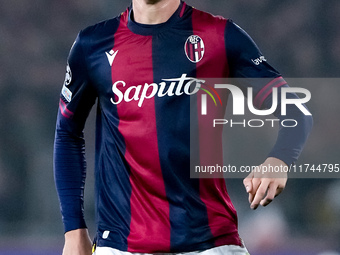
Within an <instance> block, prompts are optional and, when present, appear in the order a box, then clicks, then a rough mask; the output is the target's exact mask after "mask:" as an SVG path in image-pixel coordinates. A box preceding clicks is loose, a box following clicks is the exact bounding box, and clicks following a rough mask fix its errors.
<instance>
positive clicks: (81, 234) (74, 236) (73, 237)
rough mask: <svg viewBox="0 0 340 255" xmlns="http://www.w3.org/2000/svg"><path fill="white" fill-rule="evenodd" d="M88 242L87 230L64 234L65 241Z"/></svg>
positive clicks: (76, 230) (81, 229)
mask: <svg viewBox="0 0 340 255" xmlns="http://www.w3.org/2000/svg"><path fill="white" fill-rule="evenodd" d="M84 239H86V240H87V239H88V240H90V235H89V232H88V230H87V228H80V229H75V230H71V231H68V232H66V233H65V241H77V240H84Z"/></svg>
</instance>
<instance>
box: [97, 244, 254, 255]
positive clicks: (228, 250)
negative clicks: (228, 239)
mask: <svg viewBox="0 0 340 255" xmlns="http://www.w3.org/2000/svg"><path fill="white" fill-rule="evenodd" d="M197 254H199V255H249V253H248V251H247V249H246V248H244V247H243V248H242V247H240V246H236V245H224V246H219V247H215V248H211V249H208V250H204V251H192V252H181V253H157V255H197ZM93 255H151V254H149V253H131V252H126V251H119V250H117V249H113V248H108V247H97V248H96V251H95V252H94V253H93Z"/></svg>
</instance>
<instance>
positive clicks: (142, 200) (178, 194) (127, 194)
mask: <svg viewBox="0 0 340 255" xmlns="http://www.w3.org/2000/svg"><path fill="white" fill-rule="evenodd" d="M223 77H225V78H228V77H238V78H266V79H267V81H268V82H265V83H261V82H259V81H263V80H262V79H259V81H257V80H256V81H255V80H254V82H253V83H250V84H246V85H244V84H243V85H242V84H241V85H240V86H251V87H252V88H253V91H254V97H255V99H254V102H255V103H256V106H257V107H258V108H261V109H265V108H270V106H271V102H272V95H271V93H270V91H271V90H272V89H273V88H278V89H279V90H280V88H282V87H287V86H288V85H287V84H286V82H285V81H284V80H283V78H282V77H281V75H280V74H279V73H278V72H277V71H276V70H275V69H274V68H273V67H271V66H270V65H269V64H268V63H267V61H266V59H265V58H264V57H263V56H262V54H261V52H260V51H259V49H258V48H257V46H256V45H255V44H254V42H253V41H252V40H251V38H250V37H249V36H248V35H247V34H246V33H245V32H244V31H243V30H242V29H241V28H239V27H238V26H237V25H235V24H234V23H233V22H232V21H231V20H227V19H224V18H222V17H215V16H212V15H211V14H208V13H205V12H202V11H199V10H197V9H194V8H192V7H191V6H189V5H187V4H186V3H185V2H182V1H180V0H158V1H157V0H154V1H152V0H132V5H131V6H130V7H129V8H128V9H127V10H126V12H124V13H122V14H121V15H119V16H118V17H116V18H114V19H110V20H107V21H104V22H101V23H99V24H96V25H94V26H91V27H88V28H86V29H84V30H82V31H81V32H80V33H79V35H78V37H77V39H76V41H75V43H74V45H73V47H72V49H71V51H70V55H69V58H68V65H67V73H66V78H65V82H64V85H63V87H62V91H61V98H60V103H59V111H58V118H57V126H56V137H55V150H54V171H55V182H56V188H57V191H58V195H59V200H60V206H61V213H62V216H63V223H64V227H65V245H64V251H63V255H87V254H91V246H92V242H91V240H90V238H89V234H88V231H87V228H86V223H85V220H84V212H83V211H84V210H83V193H84V184H85V176H86V161H85V157H84V150H85V143H84V138H83V128H84V125H85V121H86V119H87V116H88V114H89V112H90V110H91V108H92V106H93V105H94V103H95V101H96V100H97V124H96V148H95V149H96V155H95V161H96V162H95V178H96V182H95V190H96V195H95V196H96V225H97V230H96V235H95V241H94V243H95V246H94V247H96V249H95V251H94V252H95V254H97V255H104V254H105V255H106V254H125V255H128V254H133V253H146V254H153V253H189V252H194V253H196V252H203V251H204V252H203V253H202V254H247V250H246V248H245V247H244V244H243V242H242V240H241V238H240V237H239V234H238V230H237V216H236V211H235V209H234V207H233V205H232V203H231V201H230V198H229V196H228V193H227V190H226V185H225V182H224V179H223V178H213V179H203V178H200V179H193V178H190V171H189V169H190V156H191V154H192V153H198V154H199V152H195V151H190V140H191V139H190V138H192V137H190V136H191V135H192V134H190V122H191V121H196V122H197V123H200V122H201V121H202V118H203V117H202V116H201V113H200V111H199V110H197V109H196V112H195V109H192V107H191V103H190V101H191V99H192V98H193V97H195V96H197V94H198V93H202V90H201V89H199V88H193V87H192V84H196V81H197V80H199V79H201V78H202V79H203V78H223ZM198 90H199V91H198ZM219 93H220V94H221V92H219ZM279 95H280V92H279ZM292 97H296V96H295V95H292ZM198 98H199V97H197V102H198V103H197V105H198V104H199V99H198ZM278 98H279V99H280V96H279V97H278ZM221 103H222V104H223V106H225V105H226V93H224V94H223V95H221ZM194 108H195V107H194ZM197 108H199V107H197ZM287 108H288V109H287V116H285V117H286V118H289V119H296V120H297V121H298V123H299V125H298V126H297V127H296V128H290V129H289V128H280V130H279V134H278V139H277V142H276V144H275V146H274V147H273V149H272V151H271V152H270V153H269V156H268V158H267V159H266V160H265V161H264V163H263V165H271V166H282V165H284V166H286V165H291V164H292V163H293V162H295V161H296V160H297V158H298V156H299V154H300V152H301V150H302V148H303V146H304V144H305V141H306V139H307V136H308V133H309V131H310V129H311V125H312V120H311V117H310V116H306V115H304V114H302V113H301V111H300V110H299V109H297V107H295V108H294V106H293V105H288V107H287ZM220 109H221V108H220ZM210 110H211V108H210ZM195 113H196V115H195ZM222 113H223V112H222ZM274 114H275V115H276V116H277V117H278V118H279V119H281V118H282V116H281V115H280V107H278V110H277V111H276V112H275V113H274ZM221 132H222V130H221V129H220V128H218V129H216V130H215V132H214V133H211V134H200V133H199V131H198V134H196V135H197V136H195V137H194V138H195V139H192V140H193V141H196V140H197V141H198V142H200V140H204V139H205V138H206V137H208V138H209V139H210V138H211V139H210V140H211V141H212V142H213V144H214V145H216V144H217V145H218V146H219V145H221V142H222V141H221ZM210 135H211V136H210ZM196 138H197V139H196ZM245 156H246V155H245ZM286 181H287V176H283V177H282V178H272V177H268V176H263V177H261V178H257V176H255V175H254V174H253V173H252V174H250V175H249V176H248V177H247V178H246V179H245V180H244V185H245V188H246V191H247V192H248V193H249V201H250V204H251V205H250V206H251V208H253V209H256V208H257V207H258V206H259V205H260V204H261V205H263V206H266V205H268V204H269V203H270V202H271V201H272V200H273V199H274V197H275V196H277V195H278V194H280V193H281V191H282V190H283V189H284V187H285V185H286Z"/></svg>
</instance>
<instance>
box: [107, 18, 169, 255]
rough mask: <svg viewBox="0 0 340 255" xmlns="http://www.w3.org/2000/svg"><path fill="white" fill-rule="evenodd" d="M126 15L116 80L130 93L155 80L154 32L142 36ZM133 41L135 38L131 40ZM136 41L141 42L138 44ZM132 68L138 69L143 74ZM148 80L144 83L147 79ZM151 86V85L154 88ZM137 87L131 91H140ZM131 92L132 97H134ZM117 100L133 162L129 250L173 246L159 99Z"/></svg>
mask: <svg viewBox="0 0 340 255" xmlns="http://www.w3.org/2000/svg"><path fill="white" fill-rule="evenodd" d="M126 24H127V21H126V19H122V21H121V24H120V27H119V28H118V31H117V32H116V34H115V42H116V43H115V46H114V49H113V50H119V52H118V54H117V56H116V58H115V60H114V62H113V64H112V82H113V83H114V82H116V81H124V82H125V83H126V86H125V87H119V89H120V90H121V91H122V92H123V93H124V92H125V91H126V90H127V89H128V88H129V87H131V86H138V85H142V86H143V87H144V85H145V83H148V84H151V83H152V82H153V67H152V60H151V59H150V56H152V37H151V36H149V37H147V36H139V35H136V34H133V33H132V32H130V31H129V30H128V29H127V27H126ZM126 42H129V43H126ZM131 44H134V45H136V47H135V48H132V47H131ZM130 70H138V77H136V76H134V74H133V73H131V71H130ZM141 81H143V84H141ZM150 90H151V89H150ZM135 92H136V89H133V90H131V93H132V94H133V93H135ZM132 94H131V97H132V96H133V95H132ZM137 104H138V101H134V100H133V101H131V102H128V103H126V102H124V101H122V102H121V103H120V104H118V105H117V110H118V116H119V127H118V129H119V131H120V132H121V134H122V135H123V137H124V140H125V145H126V152H125V158H126V160H127V162H128V164H129V166H130V170H131V171H130V183H131V188H132V192H131V198H130V204H131V223H130V234H129V236H128V240H127V242H128V251H129V252H142V253H151V252H157V250H155V248H158V249H161V250H170V221H169V203H168V201H167V198H166V193H165V185H164V181H163V176H162V171H161V166H160V161H159V154H158V142H157V130H156V117H155V102H154V99H146V100H145V101H144V103H143V105H142V107H138V105H137Z"/></svg>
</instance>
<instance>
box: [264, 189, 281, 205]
mask: <svg viewBox="0 0 340 255" xmlns="http://www.w3.org/2000/svg"><path fill="white" fill-rule="evenodd" d="M277 191H278V187H277V186H276V185H273V184H269V187H268V190H267V195H266V197H265V198H264V199H262V200H261V202H260V204H261V205H262V206H267V205H269V204H270V203H271V202H272V201H273V200H274V198H275V197H276V196H277V195H278V194H279V193H277Z"/></svg>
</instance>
